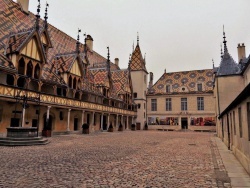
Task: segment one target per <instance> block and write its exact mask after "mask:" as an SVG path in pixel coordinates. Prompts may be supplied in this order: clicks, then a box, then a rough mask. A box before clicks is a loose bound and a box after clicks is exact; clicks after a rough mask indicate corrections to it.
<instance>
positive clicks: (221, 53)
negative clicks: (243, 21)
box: [220, 44, 223, 59]
mask: <svg viewBox="0 0 250 188" xmlns="http://www.w3.org/2000/svg"><path fill="white" fill-rule="evenodd" d="M220 57H221V59H222V58H223V51H222V44H220Z"/></svg>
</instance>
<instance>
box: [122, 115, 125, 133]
mask: <svg viewBox="0 0 250 188" xmlns="http://www.w3.org/2000/svg"><path fill="white" fill-rule="evenodd" d="M121 124H122V129H123V130H124V127H125V125H124V119H123V115H121Z"/></svg>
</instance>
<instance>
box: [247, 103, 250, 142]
mask: <svg viewBox="0 0 250 188" xmlns="http://www.w3.org/2000/svg"><path fill="white" fill-rule="evenodd" d="M247 127H248V140H249V141H250V102H248V103H247Z"/></svg>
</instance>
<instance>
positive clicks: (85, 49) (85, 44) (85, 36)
mask: <svg viewBox="0 0 250 188" xmlns="http://www.w3.org/2000/svg"><path fill="white" fill-rule="evenodd" d="M83 36H84V52H85V55H86V52H87V43H86V42H87V34H86V32H85V33H84V34H83Z"/></svg>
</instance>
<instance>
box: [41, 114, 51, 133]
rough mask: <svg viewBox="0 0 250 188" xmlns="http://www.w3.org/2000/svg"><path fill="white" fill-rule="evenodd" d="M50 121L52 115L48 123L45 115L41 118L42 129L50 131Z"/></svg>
mask: <svg viewBox="0 0 250 188" xmlns="http://www.w3.org/2000/svg"><path fill="white" fill-rule="evenodd" d="M52 120H53V117H52V115H49V119H48V122H47V116H46V114H45V115H44V116H43V127H44V129H45V130H50V131H51V130H52Z"/></svg>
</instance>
